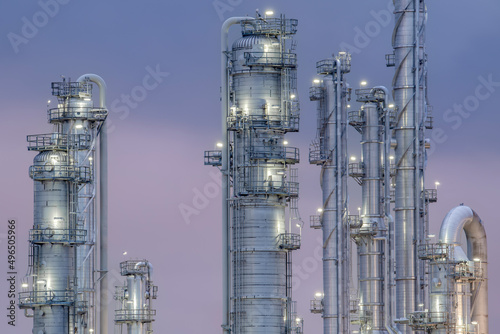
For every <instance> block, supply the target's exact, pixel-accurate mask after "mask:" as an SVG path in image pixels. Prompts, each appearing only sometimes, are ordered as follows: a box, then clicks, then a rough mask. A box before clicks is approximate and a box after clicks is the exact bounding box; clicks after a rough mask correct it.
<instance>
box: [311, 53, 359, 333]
mask: <svg viewBox="0 0 500 334" xmlns="http://www.w3.org/2000/svg"><path fill="white" fill-rule="evenodd" d="M316 68H317V73H318V74H319V75H321V76H322V77H321V79H316V80H315V81H314V86H313V87H311V89H310V99H311V100H313V101H318V133H317V138H316V140H315V141H313V144H312V145H311V149H310V152H309V162H310V163H311V164H316V165H319V166H321V176H320V184H321V189H322V194H323V196H322V197H323V205H322V207H321V208H320V209H319V211H320V214H319V216H318V217H317V219H313V220H312V222H313V224H312V225H311V226H312V227H313V228H321V230H322V235H323V238H322V239H323V258H322V260H323V292H322V296H321V305H315V303H316V302H317V300H314V301H312V304H311V312H313V313H320V314H322V318H323V332H324V333H325V334H326V333H329V334H330V333H347V332H349V328H350V301H349V296H350V270H351V269H350V267H351V264H350V260H351V254H350V235H349V226H348V211H347V172H348V171H347V164H348V160H347V111H346V99H347V96H348V92H349V90H348V87H347V83H346V82H345V78H344V75H345V74H346V73H349V72H350V68H351V55H350V54H348V53H345V52H341V53H339V55H338V56H337V57H336V58H333V59H326V60H322V61H319V62H318V63H317V64H316Z"/></svg>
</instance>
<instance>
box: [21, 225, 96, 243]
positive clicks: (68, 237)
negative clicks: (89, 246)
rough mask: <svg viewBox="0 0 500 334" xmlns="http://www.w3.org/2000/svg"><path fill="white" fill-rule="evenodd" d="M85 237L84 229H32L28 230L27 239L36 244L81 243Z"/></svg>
mask: <svg viewBox="0 0 500 334" xmlns="http://www.w3.org/2000/svg"><path fill="white" fill-rule="evenodd" d="M86 238H87V231H86V230H77V229H51V228H47V229H43V230H42V229H33V230H30V236H29V241H30V242H33V243H36V244H43V243H68V244H83V243H85V241H86Z"/></svg>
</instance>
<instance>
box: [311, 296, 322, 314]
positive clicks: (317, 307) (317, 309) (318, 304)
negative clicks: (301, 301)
mask: <svg viewBox="0 0 500 334" xmlns="http://www.w3.org/2000/svg"><path fill="white" fill-rule="evenodd" d="M309 310H310V311H311V313H315V314H320V313H323V300H321V299H313V300H311V304H310V306H309Z"/></svg>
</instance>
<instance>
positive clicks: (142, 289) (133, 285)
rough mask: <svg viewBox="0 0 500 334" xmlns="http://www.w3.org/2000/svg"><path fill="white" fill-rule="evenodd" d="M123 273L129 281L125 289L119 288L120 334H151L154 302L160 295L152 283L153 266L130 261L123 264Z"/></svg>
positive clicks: (118, 317) (139, 261) (121, 267)
mask: <svg viewBox="0 0 500 334" xmlns="http://www.w3.org/2000/svg"><path fill="white" fill-rule="evenodd" d="M120 269H121V275H122V276H124V277H125V279H126V280H125V284H124V285H123V286H117V287H116V294H115V299H116V300H117V302H118V309H117V310H116V312H115V324H116V325H117V327H118V329H119V333H124V334H150V333H152V332H153V329H152V322H153V321H154V316H155V315H156V310H154V309H153V299H156V296H157V291H158V287H157V286H155V285H153V280H152V277H153V265H152V264H151V262H148V261H146V260H129V261H125V262H122V263H120Z"/></svg>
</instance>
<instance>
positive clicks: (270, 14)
mask: <svg viewBox="0 0 500 334" xmlns="http://www.w3.org/2000/svg"><path fill="white" fill-rule="evenodd" d="M273 15H274V11H272V10H266V16H273Z"/></svg>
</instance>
